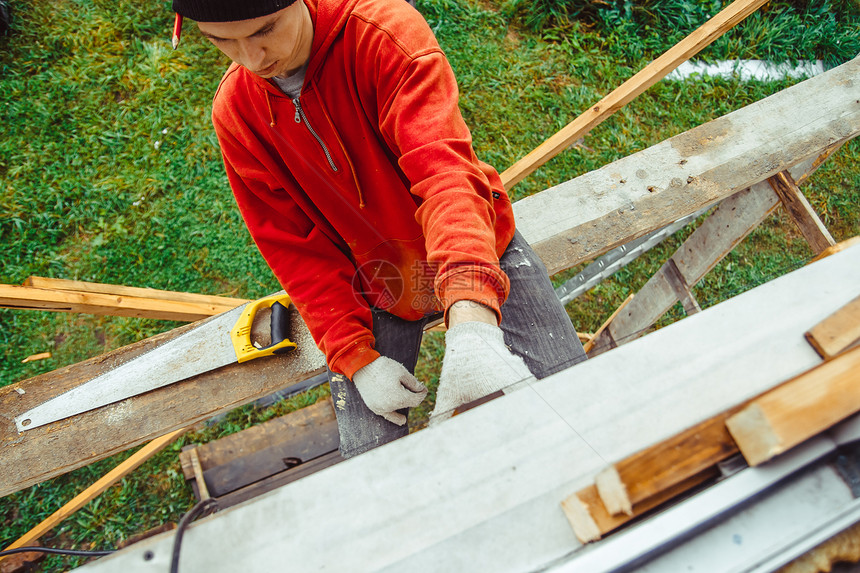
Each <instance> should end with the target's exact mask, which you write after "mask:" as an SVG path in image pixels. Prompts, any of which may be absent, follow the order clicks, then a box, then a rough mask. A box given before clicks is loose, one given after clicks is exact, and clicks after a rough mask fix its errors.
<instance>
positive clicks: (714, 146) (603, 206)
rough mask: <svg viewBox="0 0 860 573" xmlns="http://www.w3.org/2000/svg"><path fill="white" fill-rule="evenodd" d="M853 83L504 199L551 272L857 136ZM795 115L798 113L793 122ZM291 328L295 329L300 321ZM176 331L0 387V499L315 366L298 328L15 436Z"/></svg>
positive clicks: (785, 98)
mask: <svg viewBox="0 0 860 573" xmlns="http://www.w3.org/2000/svg"><path fill="white" fill-rule="evenodd" d="M858 85H860V59H855V60H853V61H851V62H849V63H846V64H843V65H842V66H840V67H838V68H835V69H833V70H831V71H829V72H827V73H825V74H822V75H820V76H817V77H815V78H813V79H810V80H807V81H806V82H803V83H801V84H798V85H796V86H794V87H792V88H789V89H788V90H785V91H784V92H780V93H779V94H776V95H774V96H771V97H769V98H766V99H764V100H762V101H760V102H757V103H755V104H752V105H750V106H748V107H746V108H744V109H743V110H739V111H737V112H735V113H732V114H729V115H727V116H725V117H723V118H720V119H717V120H714V121H712V122H709V123H707V124H705V125H704V126H701V127H699V128H696V129H693V130H691V131H688V132H686V133H684V134H681V135H678V136H676V137H673V138H672V139H670V140H667V141H665V142H663V143H660V144H658V145H656V146H654V147H651V148H649V149H646V150H644V151H641V152H639V153H636V154H634V155H632V156H630V157H627V158H624V159H621V160H618V161H616V162H614V163H612V164H610V165H607V166H606V167H603V168H601V169H599V170H597V171H594V172H591V173H588V174H586V175H583V176H581V177H578V178H576V179H574V180H572V181H570V182H568V183H565V184H563V185H560V186H558V187H554V188H552V189H548V190H546V191H543V192H541V193H539V194H537V195H534V196H532V197H530V198H528V199H525V200H523V201H519V202H517V203H516V205H515V206H514V209H515V213H516V217H517V224H518V226H519V227H520V230H521V231H522V232H523V234H524V236H525V237H526V238H527V239H528V240H529V241H530V242H532V243H533V244H535V246H536V248H537V251H538V253H539V254H540V256H541V257H542V258H543V259H544V261H545V262H546V263H547V267H548V268H549V269H550V271H551V272H554V271H557V270H560V269H562V268H567V267H571V266H573V265H576V264H578V263H580V262H582V261H584V260H587V259H589V258H593V257H595V256H598V255H600V254H602V253H604V252H606V251H607V250H609V249H611V248H612V247H614V246H617V245H619V244H622V243H626V242H629V241H631V240H633V239H635V238H637V237H640V236H642V235H644V234H646V233H648V232H650V231H653V230H654V229H657V228H661V227H664V226H666V225H668V224H670V223H672V222H673V221H676V220H677V219H679V218H681V217H683V216H684V215H688V214H690V213H693V212H695V211H697V210H698V209H699V208H701V207H702V206H705V205H708V204H711V203H714V202H716V201H718V200H720V199H722V198H724V197H726V196H728V195H731V194H732V193H734V192H735V191H738V190H740V189H743V188H745V187H748V186H749V185H751V184H753V183H756V182H758V181H761V180H763V179H764V178H766V177H768V176H770V175H772V174H773V173H775V172H777V171H779V170H781V169H784V168H785V167H787V166H790V165H794V164H796V163H798V162H800V161H802V160H804V159H806V158H807V157H810V156H814V155H816V154H817V153H819V152H820V151H821V150H823V149H824V148H825V147H827V146H828V145H830V144H833V143H836V142H839V141H843V140H845V139H849V138H851V137H854V136H855V135H856V134H857V133H858V132H860V101H858V100H857V91H858V87H857V86H858ZM798 118H803V121H804V122H803V124H802V125H801V124H800V122H799V121H798ZM622 179H623V180H624V181H625V183H621V180H622ZM688 179H690V182H689V183H687V182H686V181H687V180H688ZM676 183H677V184H676ZM648 187H650V188H652V189H653V191H649V190H648ZM295 322H296V323H300V320H298V319H297V318H296V319H295ZM183 328H186V327H183ZM297 328H299V329H300V330H301V331H302V332H304V333H306V332H307V331H306V329H305V328H304V325H303V324H297ZM180 330H181V329H177V330H176V331H171V332H168V333H164V334H161V335H158V336H156V337H153V338H151V339H147V340H145V341H141V342H139V343H136V344H133V345H130V346H127V347H124V348H121V349H119V350H116V351H113V352H111V353H108V354H105V355H103V356H100V357H97V358H94V359H92V360H89V361H87V362H84V363H81V364H76V365H73V366H69V367H66V368H63V369H61V370H60V371H57V372H52V373H49V374H46V375H42V376H40V377H36V378H32V379H30V380H25V381H23V382H19V383H16V384H11V385H9V386H6V387H3V388H0V495H6V494H9V493H11V492H14V491H17V490H19V489H22V488H24V487H27V486H29V485H32V484H34V483H38V482H40V481H43V480H46V479H48V478H51V477H55V476H58V475H61V474H63V473H65V472H68V471H70V470H72V469H75V468H78V467H81V466H83V465H86V464H88V463H91V462H94V461H96V460H99V459H102V458H104V457H107V456H108V455H111V454H114V453H117V452H120V451H123V450H126V449H128V448H130V447H133V446H136V445H139V444H141V443H144V442H146V441H148V440H150V439H152V438H154V437H156V436H159V435H162V434H165V433H167V432H168V431H171V430H175V429H179V428H182V427H185V426H188V425H190V424H193V423H194V422H196V421H199V420H202V419H206V418H207V417H209V416H212V415H215V414H217V413H219V412H223V411H225V410H228V409H230V408H233V407H236V406H239V405H241V404H244V403H247V402H249V401H252V400H254V399H256V398H259V397H262V396H265V395H266V394H267V393H272V392H275V391H277V390H279V389H281V388H284V387H286V386H288V385H290V384H291V383H295V382H298V381H300V380H303V379H305V378H307V377H308V376H310V375H312V374H314V373H316V372H319V371H320V368H321V367H322V363H321V361H320V358H319V356H316V355H313V349H312V348H311V346H312V344H313V343H312V342H311V341H310V337H309V336H306V337H304V338H302V341H301V342H299V346H300V348H301V349H302V350H301V351H300V353H299V354H297V355H296V356H293V357H290V358H288V359H287V360H288V361H295V363H289V364H288V363H282V362H283V361H281V360H280V359H271V360H268V359H264V360H268V361H267V362H260V363H258V364H254V362H256V361H254V362H251V363H248V364H247V365H233V366H227V367H225V368H223V369H219V370H218V371H215V372H211V373H207V374H204V375H201V376H197V377H195V378H193V379H190V380H189V381H184V382H182V383H180V384H176V385H173V386H170V387H168V388H164V389H161V390H157V391H155V392H151V393H148V394H145V395H144V396H140V397H135V398H130V399H128V400H125V401H123V402H121V403H118V404H114V405H111V406H107V407H106V408H103V409H101V410H99V411H96V412H87V413H85V414H81V415H80V416H76V417H74V418H71V419H69V420H66V421H60V422H57V423H56V424H51V425H49V426H45V427H42V428H36V429H34V430H30V431H28V432H25V433H23V434H18V433H17V431H16V429H15V424H14V422H13V421H12V420H13V419H14V417H15V416H17V415H18V414H19V413H21V412H24V411H26V410H27V409H28V408H29V407H32V406H33V405H35V404H38V403H39V402H40V401H42V400H46V399H48V398H51V397H53V396H55V395H57V394H59V393H60V392H62V391H65V390H66V389H68V388H71V387H73V386H75V385H77V384H80V383H82V382H83V381H85V380H88V379H89V378H91V377H92V376H94V375H97V374H99V373H100V372H101V371H103V370H104V369H105V368H107V367H108V366H109V365H110V364H112V363H117V362H118V361H122V360H126V359H129V358H131V357H133V356H135V355H138V354H140V353H142V352H144V351H146V350H147V349H149V348H151V347H152V345H153V344H154V343H158V342H161V341H166V340H168V339H170V338H172V337H174V336H176V335H177V334H178V332H179V331H180ZM311 358H313V359H312V360H311ZM304 359H308V361H307V362H305V361H304ZM19 390H21V391H24V392H25V394H20V393H19V392H18V391H19ZM25 397H26V398H25ZM165 405H166V407H165Z"/></svg>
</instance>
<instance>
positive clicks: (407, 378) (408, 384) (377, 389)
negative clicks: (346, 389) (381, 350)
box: [352, 356, 427, 426]
mask: <svg viewBox="0 0 860 573" xmlns="http://www.w3.org/2000/svg"><path fill="white" fill-rule="evenodd" d="M352 382H353V384H355V387H356V389H357V390H358V393H359V394H361V399H362V400H364V403H365V404H366V405H367V407H368V408H370V411H371V412H373V413H374V414H376V415H378V416H382V417H383V418H385V419H386V420H388V421H389V422H391V423H394V424H397V425H398V426H402V425H403V424H405V423H406V416H404V415H403V414H401V413H399V412H397V410H400V409H402V408H414V407H415V406H417V405H418V404H420V403H421V402H422V401H423V400H424V397H425V396H427V388H425V387H424V384H422V383H421V382H419V381H418V380H417V379H416V378H415V376H413V375H412V374H410V373H409V371H408V370H407V369H406V368H405V367H404V366H403V365H402V364H400V363H399V362H397V361H396V360H392V359H391V358H388V357H385V356H380V357H379V358H377V359H376V360H374V361H373V362H371V363H370V364H368V365H367V366H364V367H363V368H359V370H358V371H357V372H356V373H355V375H354V376H353V377H352Z"/></svg>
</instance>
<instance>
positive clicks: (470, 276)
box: [436, 265, 510, 324]
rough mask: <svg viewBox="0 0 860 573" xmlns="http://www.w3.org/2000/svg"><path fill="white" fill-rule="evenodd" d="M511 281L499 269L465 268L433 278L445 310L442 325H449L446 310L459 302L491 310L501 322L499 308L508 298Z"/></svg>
mask: <svg viewBox="0 0 860 573" xmlns="http://www.w3.org/2000/svg"><path fill="white" fill-rule="evenodd" d="M509 289H510V281H509V280H508V277H507V275H506V274H505V273H503V272H502V271H501V270H500V269H498V268H490V267H483V266H471V265H470V266H467V267H459V268H456V269H453V270H451V271H449V272H447V273H445V274H444V275H442V276H440V277H437V279H436V292H437V294H436V296H437V297H439V300H441V301H442V305H443V306H444V308H445V324H448V309H449V308H451V305H452V304H454V303H455V302H457V301H458V300H471V301H474V302H477V303H478V304H481V305H483V306H486V307H487V308H489V309H492V311H493V312H495V313H496V319H497V320H499V322H501V320H502V311H501V306H502V304H503V303H504V302H505V300H506V299H507V298H508V291H509Z"/></svg>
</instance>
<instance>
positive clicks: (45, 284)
mask: <svg viewBox="0 0 860 573" xmlns="http://www.w3.org/2000/svg"><path fill="white" fill-rule="evenodd" d="M24 286H29V287H34V288H44V289H52V290H69V291H78V292H94V293H101V294H111V295H115V296H133V297H140V298H151V299H157V300H172V301H176V302H190V303H195V304H211V305H213V306H224V307H227V310H230V309H231V308H236V307H237V306H239V305H240V304H245V303H246V302H249V301H248V299H246V298H234V297H228V296H220V295H210V294H197V293H191V292H180V291H173V290H161V289H155V288H140V287H130V286H125V285H111V284H104V283H93V282H89V281H76V280H69V279H56V278H51V277H37V276H30V277H27V279H26V280H25V281H24Z"/></svg>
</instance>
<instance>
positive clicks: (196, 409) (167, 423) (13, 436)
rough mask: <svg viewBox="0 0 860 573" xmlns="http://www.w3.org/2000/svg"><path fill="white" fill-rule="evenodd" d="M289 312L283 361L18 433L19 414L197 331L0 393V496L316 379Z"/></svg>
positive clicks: (308, 340)
mask: <svg viewBox="0 0 860 573" xmlns="http://www.w3.org/2000/svg"><path fill="white" fill-rule="evenodd" d="M289 312H290V327H291V332H290V338H291V339H292V340H293V341H294V342H296V344H297V345H298V348H297V349H296V350H295V351H294V352H292V353H290V354H288V355H283V356H273V357H265V358H259V359H257V360H252V361H250V362H246V363H243V364H231V365H228V366H225V367H223V368H219V369H217V370H213V371H211V372H207V373H205V374H201V375H199V376H195V377H193V378H189V379H187V380H184V381H182V382H179V383H177V384H172V385H170V386H167V387H165V388H161V389H159V390H155V391H153V392H148V393H146V394H142V395H140V396H135V397H133V398H129V399H127V400H123V401H122V402H118V403H116V404H111V405H109V406H105V407H103V408H99V409H97V410H93V411H90V412H85V413H83V414H79V415H77V416H73V417H71V418H68V419H66V420H61V421H58V422H55V423H53V424H48V425H46V426H44V427H41V428H35V429H33V430H27V431H26V432H23V433H21V434H19V433H18V431H17V429H16V428H15V423H14V418H15V416H17V415H18V414H21V413H23V412H26V411H27V410H29V409H30V408H32V407H34V406H36V405H38V404H40V403H42V402H44V401H45V400H47V399H49V398H53V397H54V396H56V395H59V394H61V393H63V392H65V391H67V390H69V389H71V388H73V387H75V386H77V385H79V384H82V383H84V382H86V381H87V380H89V379H91V378H93V377H95V376H97V375H99V374H101V373H103V372H106V371H107V370H109V369H110V368H112V367H115V366H116V365H117V364H120V363H122V362H125V361H127V360H129V359H131V358H134V357H135V356H139V355H140V354H143V353H144V352H147V351H149V350H152V349H153V348H155V347H157V346H158V345H159V344H161V343H163V342H166V341H168V340H171V339H173V338H175V337H176V336H179V335H180V334H182V333H184V332H186V331H187V330H189V329H191V328H193V327H194V326H195V325H194V324H191V325H185V326H182V327H179V328H176V329H174V330H171V331H169V332H165V333H163V334H159V335H156V336H153V337H151V338H147V339H146V340H142V341H140V342H137V343H134V344H131V345H128V346H125V347H123V348H120V349H118V350H114V351H112V352H108V353H106V354H103V355H102V356H98V357H96V358H92V359H90V360H87V361H85V362H81V363H79V364H73V365H71V366H67V367H65V368H61V369H59V370H55V371H53V372H49V373H47V374H43V375H41V376H37V377H35V378H31V379H29V380H24V381H22V382H18V383H13V384H9V385H8V386H4V387H3V388H0V496H3V495H7V494H9V493H12V492H14V491H18V490H20V489H22V488H24V487H27V486H30V485H33V484H35V483H39V482H41V481H44V480H46V479H48V478H51V477H55V476H58V475H62V474H64V473H66V472H68V471H71V470H73V469H76V468H79V467H82V466H84V465H87V464H89V463H92V462H94V461H96V460H100V459H103V458H105V457H107V456H110V455H112V454H115V453H118V452H121V451H124V450H126V449H128V448H131V447H134V446H136V445H139V444H142V443H144V442H146V441H148V440H150V439H152V438H154V437H157V436H160V435H162V434H165V433H166V432H170V431H173V430H176V429H179V428H185V427H188V426H191V425H193V424H195V423H197V422H200V421H203V420H206V419H209V418H211V417H212V416H215V415H216V414H219V413H221V412H227V411H229V410H231V409H233V408H235V407H237V406H240V405H242V404H246V403H248V402H252V401H254V400H256V399H258V398H262V397H263V396H268V395H270V394H272V393H274V392H276V391H278V390H282V389H284V388H287V387H289V386H291V385H293V384H297V383H299V382H302V381H303V380H305V379H307V378H309V377H310V376H313V375H315V374H318V373H319V372H322V371H323V369H324V368H325V360H324V359H323V356H322V354H321V353H320V351H319V350H318V349H317V347H316V344H314V341H313V338H312V337H311V335H310V333H309V332H308V330H307V327H306V326H305V324H304V322H303V321H302V320H301V317H300V316H299V315H298V313H296V312H295V310H294V309H293V308H292V307H291V308H290V311H289Z"/></svg>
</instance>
